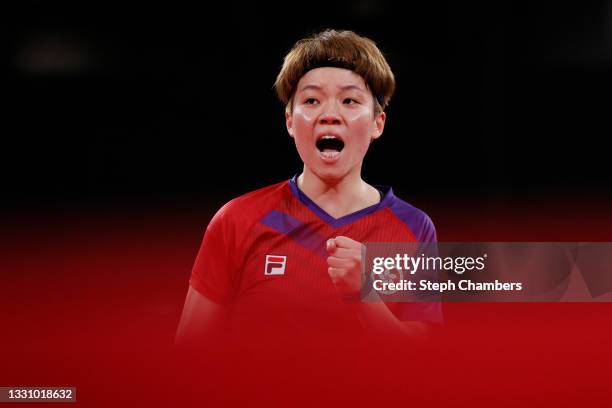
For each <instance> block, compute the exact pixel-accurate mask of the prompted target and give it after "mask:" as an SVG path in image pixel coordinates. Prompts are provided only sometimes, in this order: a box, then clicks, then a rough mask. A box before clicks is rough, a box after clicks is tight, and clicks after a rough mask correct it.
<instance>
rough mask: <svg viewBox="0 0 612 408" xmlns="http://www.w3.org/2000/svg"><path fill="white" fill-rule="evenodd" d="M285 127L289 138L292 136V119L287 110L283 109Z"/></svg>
mask: <svg viewBox="0 0 612 408" xmlns="http://www.w3.org/2000/svg"><path fill="white" fill-rule="evenodd" d="M285 125H286V126H287V132H289V136H291V137H294V136H293V118H292V117H291V113H290V112H289V108H287V109H285Z"/></svg>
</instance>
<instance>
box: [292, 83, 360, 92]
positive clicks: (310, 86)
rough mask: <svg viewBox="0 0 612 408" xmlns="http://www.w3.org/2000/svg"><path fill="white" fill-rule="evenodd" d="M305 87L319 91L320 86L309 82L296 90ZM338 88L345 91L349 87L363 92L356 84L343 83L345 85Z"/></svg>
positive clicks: (305, 88) (300, 90)
mask: <svg viewBox="0 0 612 408" xmlns="http://www.w3.org/2000/svg"><path fill="white" fill-rule="evenodd" d="M307 89H314V90H315V91H320V90H321V89H322V88H321V87H320V86H319V85H313V84H311V85H305V86H303V87H302V88H301V89H299V90H298V92H302V91H305V90H307ZM340 89H342V90H343V91H347V90H350V89H355V90H357V91H360V92H365V91H364V90H363V88H361V87H360V86H358V85H345V86H341V87H340Z"/></svg>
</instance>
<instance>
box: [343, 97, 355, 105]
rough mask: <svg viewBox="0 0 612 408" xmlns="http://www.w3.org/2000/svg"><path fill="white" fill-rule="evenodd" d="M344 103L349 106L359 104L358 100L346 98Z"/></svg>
mask: <svg viewBox="0 0 612 408" xmlns="http://www.w3.org/2000/svg"><path fill="white" fill-rule="evenodd" d="M342 103H345V104H347V105H354V104H356V103H359V102H358V101H357V100H356V99H353V98H344V100H343V101H342Z"/></svg>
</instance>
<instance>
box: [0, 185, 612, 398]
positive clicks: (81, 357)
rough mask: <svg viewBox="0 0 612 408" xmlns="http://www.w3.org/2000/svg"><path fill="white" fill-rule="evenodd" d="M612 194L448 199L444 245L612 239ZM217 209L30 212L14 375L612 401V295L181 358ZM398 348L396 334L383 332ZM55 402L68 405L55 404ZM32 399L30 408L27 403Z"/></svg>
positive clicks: (11, 256) (15, 287)
mask: <svg viewBox="0 0 612 408" xmlns="http://www.w3.org/2000/svg"><path fill="white" fill-rule="evenodd" d="M608 208H609V206H607V203H606V202H604V201H603V200H595V199H589V198H583V199H581V200H575V201H574V202H567V201H564V200H563V199H562V198H561V197H559V198H558V199H557V198H555V197H548V198H547V199H537V198H536V199H532V200H530V201H529V202H526V201H523V202H522V204H520V205H519V204H518V203H513V202H511V201H508V200H504V201H501V200H497V201H495V200H490V201H488V202H480V203H476V202H475V201H473V200H472V201H471V202H468V201H463V202H462V201H457V202H455V203H453V206H452V208H451V206H450V205H447V206H437V207H436V206H435V205H434V206H432V208H431V209H430V210H429V213H430V214H431V215H432V218H433V219H434V221H435V222H436V224H437V227H438V234H439V238H440V240H441V241H470V240H471V241H612V215H611V214H610V212H609V211H607V209H608ZM213 211H214V210H213V209H209V208H198V207H188V206H184V207H181V208H179V207H176V208H169V207H168V206H166V207H165V208H163V209H156V210H153V209H148V210H146V211H143V210H142V209H138V208H130V209H126V208H124V209H122V210H106V211H100V210H98V211H84V210H81V211H80V212H73V211H55V212H46V213H44V214H43V213H36V214H34V213H33V212H28V213H25V212H24V213H22V214H20V215H18V216H16V217H14V218H12V221H11V222H9V223H8V225H6V226H5V227H6V228H5V234H3V236H4V242H3V244H2V252H3V253H2V260H3V261H2V263H3V269H4V270H5V271H9V272H10V273H4V274H3V281H2V289H1V290H2V298H1V303H2V309H1V310H2V320H1V322H2V327H3V330H2V345H3V347H2V354H1V356H2V357H1V358H2V369H1V370H0V385H2V386H54V385H57V386H62V385H63V386H76V387H77V401H78V402H77V405H82V406H109V405H111V404H112V405H113V406H134V405H138V406H141V405H147V406H172V405H174V406H191V405H193V406H226V405H237V406H246V405H249V406H253V405H260V404H264V403H266V404H268V405H269V404H272V405H278V406H287V404H291V405H295V404H297V405H313V404H317V405H323V406H325V405H331V406H345V405H348V406H350V405H355V406H361V405H365V404H366V403H367V404H370V403H371V404H380V405H379V406H396V405H397V406H400V405H401V406H403V405H409V404H412V403H423V404H424V403H427V404H428V405H429V406H438V405H449V404H451V405H453V406H455V405H461V406H474V405H487V406H488V405H490V404H494V405H495V406H517V405H520V404H523V405H546V406H577V405H578V406H585V405H589V406H590V405H598V406H602V405H606V404H605V403H606V402H608V403H609V402H610V401H611V400H612V398H611V395H610V387H609V372H610V368H611V365H610V363H611V362H612V352H611V351H610V348H609V339H610V337H611V334H612V304H611V303H606V302H602V303H471V304H444V313H445V317H446V326H445V329H444V330H443V331H442V332H441V333H440V334H439V335H437V336H435V337H434V338H433V339H432V340H431V341H430V342H429V343H428V344H426V345H423V346H418V347H404V348H403V349H402V348H399V347H397V345H393V344H389V345H388V348H387V347H385V346H382V347H381V346H380V345H377V346H373V347H372V348H369V349H364V348H363V347H361V346H359V347H358V346H355V347H352V345H350V344H348V345H347V344H337V345H335V344H330V345H329V347H325V348H309V347H304V348H301V349H295V348H292V347H290V346H287V345H282V344H279V345H272V346H271V350H277V352H271V353H270V352H266V353H261V354H259V353H253V352H246V351H243V352H234V353H232V352H227V351H226V352H224V353H221V352H217V353H211V354H208V355H205V354H203V355H202V356H201V358H190V360H189V361H185V359H181V358H180V356H178V355H176V354H174V353H173V352H172V347H171V345H172V339H173V335H174V331H175V329H176V326H177V323H178V319H179V316H180V312H181V308H182V304H183V301H184V296H185V294H186V290H187V284H188V283H187V282H188V278H189V273H190V268H191V265H192V263H193V260H194V258H195V255H196V251H197V250H198V247H199V244H200V240H201V238H202V233H203V231H204V228H205V226H206V224H207V222H208V220H209V218H210V217H211V215H212V214H213ZM383 343H384V342H383ZM52 405H53V404H52ZM20 406H24V405H23V404H22V405H20Z"/></svg>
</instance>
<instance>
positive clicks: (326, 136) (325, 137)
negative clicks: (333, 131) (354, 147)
mask: <svg viewBox="0 0 612 408" xmlns="http://www.w3.org/2000/svg"><path fill="white" fill-rule="evenodd" d="M321 139H337V137H336V136H334V135H325V136H323V137H321Z"/></svg>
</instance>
